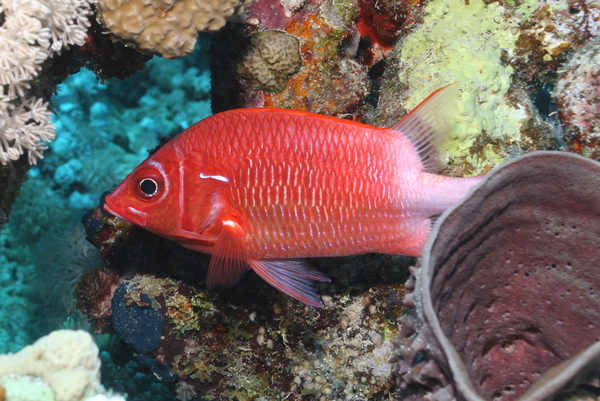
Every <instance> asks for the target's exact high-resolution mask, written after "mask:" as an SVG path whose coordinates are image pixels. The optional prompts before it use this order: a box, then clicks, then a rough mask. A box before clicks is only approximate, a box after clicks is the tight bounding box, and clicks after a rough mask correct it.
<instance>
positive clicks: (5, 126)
mask: <svg viewBox="0 0 600 401" xmlns="http://www.w3.org/2000/svg"><path fill="white" fill-rule="evenodd" d="M0 10H1V12H2V20H1V22H2V24H1V25H2V28H3V29H2V32H1V33H0V85H1V86H2V98H1V99H0V142H1V146H0V163H2V164H7V163H8V162H9V161H14V160H17V159H18V158H19V157H20V156H21V155H22V154H27V158H28V161H29V163H30V164H35V163H36V162H37V160H38V159H40V158H41V157H43V155H42V154H43V151H44V150H45V149H46V148H47V146H46V144H45V143H46V142H49V141H50V140H52V139H53V138H54V126H53V125H52V124H51V123H50V111H49V109H48V103H47V102H46V101H44V99H42V98H40V97H38V96H36V95H35V91H34V89H35V88H33V87H32V81H33V80H34V78H35V77H36V76H37V75H38V73H39V72H40V70H41V68H42V64H43V63H44V62H45V61H46V60H47V59H48V58H49V57H51V56H53V55H54V54H57V53H60V52H61V51H62V50H63V49H66V48H68V47H69V46H71V45H82V44H83V43H84V41H85V38H86V30H87V28H88V27H89V23H88V20H87V15H88V14H89V13H90V5H89V4H88V2H87V1H85V0H66V1H63V0H49V1H41V0H5V1H3V2H2V5H1V8H0Z"/></svg>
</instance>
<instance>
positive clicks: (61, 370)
mask: <svg viewBox="0 0 600 401" xmlns="http://www.w3.org/2000/svg"><path fill="white" fill-rule="evenodd" d="M36 378H37V379H36ZM39 379H41V381H40V380H39ZM0 386H2V387H4V388H5V389H6V397H7V399H8V400H13V401H19V400H34V401H42V400H44V401H45V400H48V401H54V400H56V401H80V400H82V401H83V400H87V401H91V400H100V399H106V398H98V396H102V395H105V390H104V388H103V387H102V386H101V385H100V359H99V358H98V347H97V346H96V344H95V343H94V340H93V339H92V336H90V335H89V334H88V333H86V332H84V331H81V330H78V331H72V330H58V331H54V332H52V333H50V334H49V335H48V336H46V337H42V338H41V339H39V340H38V341H36V342H35V343H34V344H32V345H28V346H27V347H25V348H23V349H22V350H21V351H19V352H17V353H16V354H12V355H11V354H9V355H0ZM111 398H112V399H114V400H123V398H122V397H120V396H119V397H117V396H111Z"/></svg>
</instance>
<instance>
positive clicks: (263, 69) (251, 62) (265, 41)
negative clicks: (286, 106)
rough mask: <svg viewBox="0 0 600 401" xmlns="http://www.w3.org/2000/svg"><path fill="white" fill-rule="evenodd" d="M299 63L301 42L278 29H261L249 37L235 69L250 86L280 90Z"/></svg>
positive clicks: (296, 69) (300, 64)
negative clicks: (246, 47) (248, 41)
mask: <svg viewBox="0 0 600 401" xmlns="http://www.w3.org/2000/svg"><path fill="white" fill-rule="evenodd" d="M301 66H302V57H301V56H300V42H299V41H298V39H297V38H296V37H295V36H292V35H288V34H287V33H285V32H280V31H263V32H258V33H255V34H253V35H252V36H251V38H250V47H249V49H248V52H247V53H246V55H245V56H244V57H243V59H242V61H241V62H240V64H239V65H238V73H239V74H240V75H241V76H242V77H244V78H245V79H246V81H247V82H248V86H250V88H252V89H260V90H264V91H267V92H281V91H283V90H284V89H285V88H286V86H287V82H288V77H290V76H291V75H294V74H295V73H297V72H298V71H299V70H300V67H301Z"/></svg>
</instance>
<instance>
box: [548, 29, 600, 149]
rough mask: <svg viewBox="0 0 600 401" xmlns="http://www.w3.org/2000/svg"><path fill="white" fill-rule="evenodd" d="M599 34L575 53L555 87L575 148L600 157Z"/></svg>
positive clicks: (569, 137) (569, 135)
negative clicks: (599, 101) (599, 146)
mask: <svg viewBox="0 0 600 401" xmlns="http://www.w3.org/2000/svg"><path fill="white" fill-rule="evenodd" d="M599 77H600V38H595V39H594V40H591V41H590V42H589V43H587V44H586V45H585V46H583V47H582V48H581V49H579V50H578V51H577V52H575V53H573V54H572V56H571V58H570V59H569V60H568V62H567V63H565V64H564V65H563V66H562V67H561V75H560V77H559V78H558V83H557V85H556V89H555V91H554V97H555V98H556V104H557V106H558V113H559V116H560V120H561V121H562V122H563V124H564V125H565V128H566V129H565V131H566V137H567V139H566V140H567V141H569V142H571V143H573V150H574V151H576V152H578V153H581V154H583V155H584V156H588V157H592V158H598V156H600V154H598V150H597V147H598V145H599V141H598V138H599V137H600V117H599V116H600V103H598V99H599V98H600V78H599Z"/></svg>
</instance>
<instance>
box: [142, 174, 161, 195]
mask: <svg viewBox="0 0 600 401" xmlns="http://www.w3.org/2000/svg"><path fill="white" fill-rule="evenodd" d="M140 189H141V190H142V192H143V193H144V195H146V196H152V195H156V191H157V190H158V185H157V184H156V181H154V180H151V179H150V178H146V179H144V180H142V181H141V182H140Z"/></svg>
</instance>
